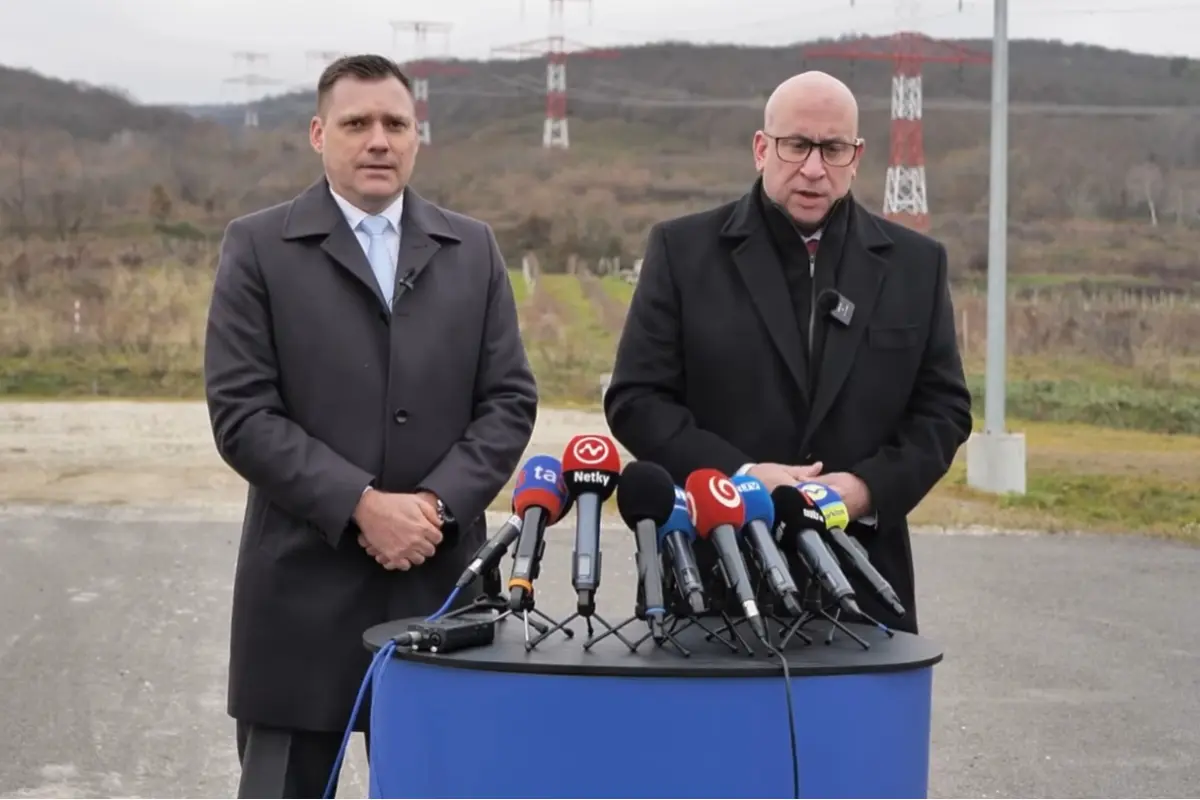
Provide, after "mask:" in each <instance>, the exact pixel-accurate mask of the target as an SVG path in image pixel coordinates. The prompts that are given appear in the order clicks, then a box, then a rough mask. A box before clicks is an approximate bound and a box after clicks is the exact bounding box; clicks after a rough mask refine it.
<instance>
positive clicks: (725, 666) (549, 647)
mask: <svg viewBox="0 0 1200 800" xmlns="http://www.w3.org/2000/svg"><path fill="white" fill-rule="evenodd" d="M472 616H475V617H477V616H478V615H472ZM530 619H531V620H532V619H534V617H533V616H532V615H531V617H530ZM419 621H420V620H419V619H403V620H395V621H392V622H386V623H384V624H382V625H376V626H374V627H372V628H370V629H368V630H367V631H366V632H365V633H364V634H363V643H364V644H365V645H366V646H367V648H368V649H370V650H372V651H378V650H379V648H381V647H382V646H383V645H384V644H385V643H386V642H388V641H389V640H390V639H391V638H392V637H393V636H397V635H399V634H401V633H403V632H404V631H406V630H407V629H408V625H409V624H410V623H413V622H419ZM608 621H609V622H611V623H612V624H614V625H617V624H619V621H618V620H611V619H610V620H608ZM702 622H703V624H704V626H705V627H706V628H707V629H708V630H707V632H706V631H705V630H704V629H702V628H700V627H698V626H696V625H690V626H687V627H686V628H685V625H687V623H686V622H680V623H678V624H677V626H676V628H675V638H676V640H677V641H678V643H679V644H680V645H681V646H682V647H683V648H684V649H686V650H687V651H689V652H690V655H689V656H687V657H684V656H683V655H682V653H681V652H680V651H679V650H678V649H676V648H675V647H674V646H672V645H671V644H670V643H669V642H668V643H665V644H663V645H661V646H658V645H656V644H655V642H654V641H653V640H652V639H650V638H648V637H647V638H646V639H645V641H643V642H641V644H638V645H637V651H636V652H631V651H630V649H629V647H628V646H627V645H626V644H625V643H623V642H622V641H621V640H620V639H618V638H617V637H616V636H607V637H605V638H604V639H603V640H602V641H599V642H596V643H594V644H593V645H592V647H591V648H590V649H589V650H584V649H583V642H584V640H585V639H586V638H587V627H586V624H585V622H584V620H582V619H575V620H572V621H571V623H570V624H568V625H567V627H568V628H571V629H573V630H574V631H575V636H574V638H570V639H568V638H567V637H566V636H565V635H564V634H563V632H562V631H555V632H553V633H551V634H550V635H549V636H548V637H546V638H544V639H542V641H540V642H538V644H537V646H536V647H534V649H533V650H532V651H526V648H525V641H526V640H525V626H524V623H523V622H522V620H521V619H520V618H519V617H508V618H506V619H504V620H502V621H501V622H499V623H498V624H497V625H496V637H495V641H494V642H493V643H492V644H491V645H489V646H487V647H477V648H470V649H464V650H457V651H454V652H452V653H428V652H416V651H413V650H411V649H409V648H400V647H397V648H396V650H395V651H394V657H395V658H400V659H404V660H406V661H414V662H420V663H427V664H438V665H441V666H445V667H453V668H460V669H475V670H492V671H500V672H526V673H540V674H547V675H551V674H557V675H618V676H633V677H672V678H683V677H696V678H706V677H719V676H721V677H753V676H759V675H761V676H768V675H770V676H778V675H779V672H780V665H779V659H778V658H777V657H775V656H773V655H771V654H770V653H769V651H768V650H767V649H766V647H765V646H764V645H763V643H762V642H760V641H758V640H757V639H756V638H755V636H754V634H753V633H752V632H751V630H750V628H749V626H748V625H746V624H744V623H742V624H739V625H737V628H736V630H737V633H738V634H739V635H740V636H741V639H742V640H744V642H745V645H747V646H748V647H749V648H750V650H751V651H753V655H749V654H748V652H747V649H746V647H744V646H742V645H741V644H740V643H738V642H737V641H736V640H731V639H730V635H729V632H728V630H727V629H726V628H725V624H724V622H723V621H722V620H721V618H720V617H715V618H707V617H706V618H704V619H703V620H702ZM593 625H594V630H595V633H596V635H597V636H598V635H599V634H600V633H602V632H604V631H605V628H604V627H603V626H602V625H601V624H600V623H598V622H596V623H593ZM831 627H833V626H832V625H831V623H830V622H828V621H826V620H816V621H812V622H809V623H807V624H805V625H804V626H803V627H802V628H801V631H802V632H803V633H805V634H806V635H807V636H808V637H809V639H811V641H812V643H811V644H807V643H805V642H804V641H803V640H802V639H800V638H799V637H798V636H793V637H792V638H791V639H789V640H788V641H787V642H786V645H785V646H784V648H783V650H782V652H783V654H784V655H785V656H786V657H787V662H788V668H789V671H790V673H791V674H792V675H793V676H815V675H851V674H856V673H857V674H862V673H879V672H897V671H902V670H912V669H920V668H922V667H928V666H931V665H933V664H936V663H938V662H939V661H941V660H942V650H941V648H939V647H938V646H937V645H936V644H934V643H933V642H931V641H929V640H928V639H925V638H923V637H920V636H915V635H913V634H910V633H903V632H900V631H893V635H892V636H891V637H889V636H888V635H887V634H886V633H885V632H883V631H882V630H880V629H878V628H875V627H872V626H867V625H860V624H849V625H847V626H846V627H847V628H848V629H849V630H850V631H851V632H853V633H854V634H855V635H856V636H858V637H860V638H861V639H862V641H863V642H865V643H866V644H867V645H868V647H867V648H863V647H862V645H861V644H860V643H859V642H856V641H855V640H854V639H852V638H851V637H850V636H848V635H847V634H846V632H845V631H843V630H836V631H835V632H834V636H833V641H832V643H829V644H826V637H827V635H828V633H829V631H830V628H831ZM769 629H770V633H771V636H770V637H769V638H771V640H772V643H773V644H775V646H776V647H778V646H779V643H780V640H781V638H782V635H783V634H784V630H783V629H782V628H781V626H780V625H777V624H771V625H769ZM648 632H649V628H648V627H647V625H646V623H645V622H641V621H634V622H631V623H630V624H628V625H626V626H625V627H624V628H622V629H621V631H620V633H621V635H622V636H624V637H625V639H626V640H627V641H628V642H629V643H630V644H637V642H638V639H640V638H642V637H643V636H644V635H645V634H646V633H648ZM709 632H715V633H717V634H718V635H719V636H720V637H721V638H722V639H724V640H725V641H726V642H731V644H732V646H730V645H726V644H723V643H722V642H721V641H716V640H713V639H710V638H709ZM537 635H538V634H537V631H535V630H534V628H533V627H532V626H531V627H530V628H529V637H530V639H533V638H536V637H537Z"/></svg>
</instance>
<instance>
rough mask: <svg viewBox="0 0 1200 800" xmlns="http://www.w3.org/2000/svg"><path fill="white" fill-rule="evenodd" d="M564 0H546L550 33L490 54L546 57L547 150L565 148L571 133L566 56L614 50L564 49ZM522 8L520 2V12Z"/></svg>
mask: <svg viewBox="0 0 1200 800" xmlns="http://www.w3.org/2000/svg"><path fill="white" fill-rule="evenodd" d="M581 1H582V2H586V3H587V4H588V13H589V15H590V13H591V3H592V0H581ZM564 6H565V0H550V35H549V36H547V37H546V38H544V39H536V40H534V41H531V42H521V43H519V44H514V45H506V46H504V47H496V48H493V49H492V52H493V53H517V54H519V55H527V54H544V55H545V56H546V120H545V122H544V123H543V125H542V147H543V148H545V149H547V150H554V149H559V150H568V149H570V147H571V133H570V127H569V123H568V122H567V55H568V54H569V55H572V56H589V57H593V58H612V57H615V56H616V55H617V51H615V50H599V49H593V48H584V49H581V50H570V51H569V50H568V49H567V46H568V44H570V43H569V42H568V41H567V38H566V35H565V31H564V28H565V19H564V12H565V8H564ZM524 13H525V9H524V3H523V2H522V7H521V14H522V16H524Z"/></svg>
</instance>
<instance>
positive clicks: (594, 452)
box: [571, 436, 609, 465]
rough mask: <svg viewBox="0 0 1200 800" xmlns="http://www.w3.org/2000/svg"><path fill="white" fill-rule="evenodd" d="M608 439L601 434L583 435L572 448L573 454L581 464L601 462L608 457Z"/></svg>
mask: <svg viewBox="0 0 1200 800" xmlns="http://www.w3.org/2000/svg"><path fill="white" fill-rule="evenodd" d="M608 450H609V444H608V441H607V440H606V439H604V438H602V437H600V436H581V437H579V439H577V440H576V441H575V445H574V447H572V448H571V454H572V455H573V456H575V458H576V459H577V460H578V461H579V463H581V464H589V465H594V464H601V463H603V462H604V461H605V460H606V459H607V458H608Z"/></svg>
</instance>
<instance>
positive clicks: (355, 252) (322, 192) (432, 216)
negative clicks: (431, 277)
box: [283, 177, 462, 308]
mask: <svg viewBox="0 0 1200 800" xmlns="http://www.w3.org/2000/svg"><path fill="white" fill-rule="evenodd" d="M400 231H401V233H400V236H401V239H400V257H399V259H398V265H397V269H396V276H397V279H400V278H404V279H406V280H411V279H412V278H415V277H416V276H417V275H418V274H419V273H420V272H421V270H423V269H424V268H425V267H426V266H427V265H428V264H429V261H430V259H432V258H433V255H434V253H436V252H437V251H438V248H439V247H440V244H439V241H451V242H459V241H462V240H461V239H460V238H459V236H458V235H457V234H456V233H454V231H453V230H451V228H450V224H449V221H448V220H447V219H446V216H445V214H443V213H442V212H441V210H440V209H438V207H437V206H434V205H432V204H431V203H429V202H428V201H426V200H425V199H424V198H422V197H421V196H420V195H418V194H417V193H416V192H415V191H413V190H412V188H411V187H410V188H407V189H405V190H404V213H403V214H402V215H401V218H400ZM309 237H323V238H322V240H321V244H320V247H321V249H322V250H323V251H324V252H325V253H326V254H327V255H328V256H329V258H330V259H331V260H332V261H333V262H334V263H335V264H337V265H338V266H339V267H341V268H342V269H345V270H346V271H347V272H349V273H350V274H351V275H352V276H353V277H354V278H355V279H356V280H357V281H359V282H360V283H361V284H363V285H364V286H366V287H367V289H368V290H369V291H370V292H371V294H373V295H374V296H375V298H376V299H377V300H378V301H379V304H380V305H381V306H383V307H384V308H387V303H386V302H385V301H384V299H383V293H382V292H381V291H380V290H379V285H378V283H377V282H376V280H375V273H374V272H373V271H372V270H371V264H370V262H369V261H367V256H366V253H364V252H363V249H362V245H360V244H359V242H358V239H357V238H356V237H355V235H354V231H352V230H350V226H349V225H348V224H347V223H346V218H345V216H344V215H343V214H342V210H341V209H340V208H338V205H337V202H336V201H335V200H334V199H333V195H332V194H330V191H329V183H328V181H327V180H326V179H325V178H324V177H322V178H320V179H319V180H317V181H316V182H315V183H313V184H312V185H311V186H309V187H308V188H307V189H306V190H304V191H303V192H302V193H301V194H300V195H299V196H298V197H297V198H296V199H295V200H293V201H292V207H291V209H290V210H289V211H288V215H287V218H286V219H285V220H284V224H283V238H284V239H285V240H291V239H303V238H309Z"/></svg>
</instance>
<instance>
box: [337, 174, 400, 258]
mask: <svg viewBox="0 0 1200 800" xmlns="http://www.w3.org/2000/svg"><path fill="white" fill-rule="evenodd" d="M329 193H330V194H332V195H333V199H334V200H335V201H336V202H337V204H338V208H340V209H341V210H342V214H343V215H344V216H345V217H346V223H347V224H348V225H349V226H350V230H352V231H354V236H355V238H356V239H358V243H359V245H360V246H361V247H362V249H363V255H366V253H367V248H368V247H370V245H371V237H370V236H369V235H368V234H367V232H366V231H364V230H361V229H359V227H358V224H359V223H360V222H362V221H363V219H365V218H366V217H369V216H372V215H371V214H369V213H367V212H366V211H363V210H362V209H361V208H359V207H358V206H356V205H354V204H353V203H351V202H350V201H349V200H347V199H346V198H344V197H342V196H341V195H340V194H338V193H337V192H335V191H333V190H332V189H330V190H329ZM403 213H404V193H403V192H401V193H400V196H399V197H397V198H396V199H395V200H394V201H393V202H392V204H391V205H390V206H388V207H387V208H385V209H384V210H383V211H381V212H379V216H381V217H384V218H385V219H387V221H388V222H390V223H392V227H391V228H389V229H388V230H387V232H386V233H384V234H383V238H384V242H385V243H386V244H387V249H388V253H389V254H390V255H391V257H392V262H393V263H395V262H396V261H398V260H399V259H400V216H401V214H403Z"/></svg>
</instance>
